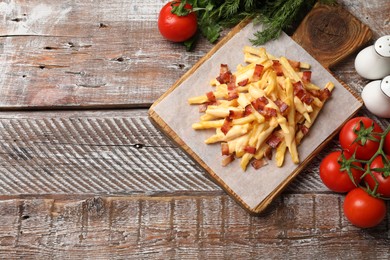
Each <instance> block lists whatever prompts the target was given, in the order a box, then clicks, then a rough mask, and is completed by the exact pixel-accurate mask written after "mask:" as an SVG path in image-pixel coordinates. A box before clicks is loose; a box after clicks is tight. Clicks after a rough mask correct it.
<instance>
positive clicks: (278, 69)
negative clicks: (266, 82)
mask: <svg viewBox="0 0 390 260" xmlns="http://www.w3.org/2000/svg"><path fill="white" fill-rule="evenodd" d="M272 62H273V64H272V67H273V68H274V70H275V72H276V76H283V69H282V64H281V63H280V62H279V61H278V60H273V61H272Z"/></svg>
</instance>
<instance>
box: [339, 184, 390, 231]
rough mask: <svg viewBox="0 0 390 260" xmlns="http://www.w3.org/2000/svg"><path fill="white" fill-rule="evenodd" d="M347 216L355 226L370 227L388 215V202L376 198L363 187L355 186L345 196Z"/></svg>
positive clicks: (344, 207) (345, 212)
mask: <svg viewBox="0 0 390 260" xmlns="http://www.w3.org/2000/svg"><path fill="white" fill-rule="evenodd" d="M343 209H344V215H345V217H346V218H347V219H348V220H349V221H350V222H351V223H352V224H353V225H355V226H357V227H360V228H370V227H374V226H376V225H378V224H379V223H381V222H382V220H383V219H384V218H385V216H386V212H387V209H386V203H385V201H384V200H382V199H379V198H375V197H373V196H371V195H370V194H368V193H367V192H366V191H365V190H363V189H362V188H355V189H353V190H351V191H350V192H348V194H347V195H346V196H345V200H344V204H343Z"/></svg>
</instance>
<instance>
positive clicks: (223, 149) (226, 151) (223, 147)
mask: <svg viewBox="0 0 390 260" xmlns="http://www.w3.org/2000/svg"><path fill="white" fill-rule="evenodd" d="M221 153H222V155H229V154H230V153H229V145H228V143H221Z"/></svg>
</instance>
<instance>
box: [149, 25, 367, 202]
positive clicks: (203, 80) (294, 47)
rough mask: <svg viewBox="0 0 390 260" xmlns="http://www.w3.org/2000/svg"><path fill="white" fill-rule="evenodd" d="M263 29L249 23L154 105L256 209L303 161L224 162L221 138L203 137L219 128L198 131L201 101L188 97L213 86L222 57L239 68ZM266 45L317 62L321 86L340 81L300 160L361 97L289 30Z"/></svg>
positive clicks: (315, 69) (314, 71)
mask: <svg viewBox="0 0 390 260" xmlns="http://www.w3.org/2000/svg"><path fill="white" fill-rule="evenodd" d="M258 29H259V27H257V26H254V25H253V24H252V23H249V24H248V25H247V26H246V27H244V28H243V29H242V30H241V31H240V32H238V33H237V34H236V35H234V36H233V37H232V38H231V39H230V40H229V41H228V42H227V43H226V44H224V46H223V47H221V48H220V49H219V50H218V51H217V52H216V53H215V54H214V55H213V56H211V57H210V58H209V59H208V60H207V61H206V62H204V63H203V64H202V65H201V66H200V67H199V68H198V69H197V70H196V71H195V72H194V73H193V74H192V75H191V76H189V77H188V78H187V79H186V80H185V81H184V82H183V83H182V84H181V85H179V86H178V87H177V88H175V89H174V90H173V91H172V92H171V93H170V94H169V95H167V96H166V97H165V98H164V99H163V100H161V101H160V102H159V103H158V104H157V105H156V106H155V108H154V111H155V112H156V113H157V114H158V115H159V116H160V117H161V119H162V120H164V121H165V122H166V124H168V125H169V126H170V127H171V128H172V130H173V131H175V132H176V134H177V135H178V136H179V137H180V138H181V139H182V140H183V141H184V142H185V143H186V144H187V145H188V147H189V148H190V149H192V151H193V152H194V153H196V154H197V155H198V156H199V157H200V158H201V159H202V160H203V162H205V163H206V164H207V165H208V166H209V167H210V168H211V169H212V170H213V171H214V172H215V173H216V174H217V175H218V177H219V178H220V179H221V180H222V181H223V183H224V184H225V185H226V186H228V187H229V188H230V189H231V190H232V191H233V192H235V193H236V195H237V196H238V197H240V198H241V200H242V201H243V202H244V203H246V204H247V205H248V206H249V207H250V208H252V209H253V208H255V207H256V206H257V205H259V204H260V203H261V202H262V201H263V200H264V199H265V198H266V197H267V196H268V195H269V194H270V193H272V192H273V191H274V190H275V189H276V188H277V186H278V185H280V184H281V183H282V182H284V181H285V180H286V178H287V177H288V176H289V175H290V174H291V173H292V172H293V171H294V170H295V169H296V168H297V167H298V166H297V165H295V164H293V163H292V161H291V157H290V155H289V153H288V152H287V153H286V160H285V163H284V166H283V167H281V168H278V167H276V166H275V162H274V161H270V162H269V164H268V165H267V166H265V167H263V168H261V169H259V170H254V169H253V168H252V167H250V166H248V169H247V171H245V172H244V171H243V170H242V169H241V168H240V166H239V161H238V160H235V161H234V162H233V163H231V164H229V165H228V166H226V167H222V166H221V160H222V156H221V148H220V144H214V145H206V144H205V143H204V140H205V139H207V138H208V137H210V136H211V135H212V134H214V133H215V130H197V131H195V130H193V129H192V128H191V125H192V124H193V123H195V122H198V121H199V117H200V115H201V114H200V113H199V111H198V106H196V105H195V106H190V105H189V104H188V101H187V100H188V98H190V97H193V96H200V95H203V94H205V93H206V92H208V91H211V90H212V89H213V88H212V87H211V86H210V85H209V82H210V80H211V79H213V78H215V77H216V76H217V75H219V69H220V64H221V63H225V64H228V66H229V68H230V69H231V70H232V72H234V71H235V70H236V66H237V65H238V64H244V62H243V60H244V55H243V51H242V50H243V47H244V46H246V45H252V44H251V43H250V41H249V39H250V38H252V37H253V33H254V32H255V31H257V30H258ZM264 46H265V48H266V50H267V52H269V53H271V54H273V55H275V56H285V57H287V58H289V59H292V60H298V61H304V62H307V63H309V64H310V65H311V66H312V69H311V70H312V82H313V83H314V84H316V85H318V86H320V87H321V88H323V87H324V86H325V84H326V83H327V82H329V81H331V82H333V83H334V84H335V89H334V91H333V93H332V97H331V98H330V99H329V100H328V101H327V103H326V104H325V108H324V109H323V110H322V111H321V113H320V115H319V117H318V118H317V120H316V121H315V124H314V125H313V126H312V128H311V130H310V132H309V134H308V135H307V136H305V138H304V139H303V142H302V144H301V145H300V146H299V147H298V151H299V156H300V161H301V162H303V161H304V160H305V159H306V158H307V157H308V156H309V155H310V154H311V153H312V152H313V151H314V150H315V149H316V148H317V147H318V146H319V145H320V144H321V143H322V142H324V141H325V140H326V139H327V137H328V136H330V135H331V134H332V133H333V132H334V131H335V129H337V128H338V127H339V126H340V125H341V124H342V123H343V122H345V120H347V119H348V118H349V117H350V116H351V115H352V114H354V113H355V112H356V111H357V109H359V108H360V106H361V103H360V102H359V101H358V100H357V99H356V98H355V97H354V96H353V95H352V94H351V93H350V92H349V91H348V90H347V89H345V88H344V87H343V86H342V85H341V84H340V83H339V82H338V81H337V80H336V79H335V78H334V77H333V76H332V75H331V74H330V73H329V72H328V71H327V70H326V69H325V68H323V67H322V66H321V64H320V63H318V62H317V61H316V60H315V59H314V58H313V57H312V56H310V55H309V54H308V53H307V52H306V51H305V50H304V49H303V48H302V47H300V46H299V45H298V44H297V43H296V42H294V41H293V40H292V39H291V38H290V37H289V36H287V35H286V34H284V33H283V34H282V35H281V37H280V38H279V39H277V40H274V41H271V42H268V43H266V44H265V45H264Z"/></svg>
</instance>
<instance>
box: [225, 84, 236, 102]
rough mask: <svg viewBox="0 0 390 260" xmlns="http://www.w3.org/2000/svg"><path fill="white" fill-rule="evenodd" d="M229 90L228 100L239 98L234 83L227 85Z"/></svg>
mask: <svg viewBox="0 0 390 260" xmlns="http://www.w3.org/2000/svg"><path fill="white" fill-rule="evenodd" d="M227 89H228V100H233V99H236V98H238V90H237V87H236V84H235V83H234V82H229V83H228V85H227Z"/></svg>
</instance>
